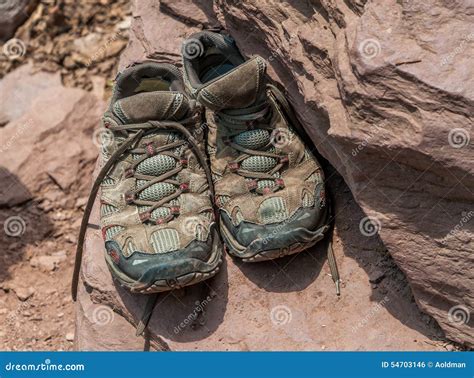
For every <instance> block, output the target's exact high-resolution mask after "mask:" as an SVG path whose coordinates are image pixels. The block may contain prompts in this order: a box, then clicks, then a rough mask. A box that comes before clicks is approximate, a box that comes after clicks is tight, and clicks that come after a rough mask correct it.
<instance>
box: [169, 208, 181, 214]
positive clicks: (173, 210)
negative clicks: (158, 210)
mask: <svg viewBox="0 0 474 378" xmlns="http://www.w3.org/2000/svg"><path fill="white" fill-rule="evenodd" d="M170 211H171V214H172V215H179V213H180V211H181V209H180V207H179V206H171V207H170Z"/></svg>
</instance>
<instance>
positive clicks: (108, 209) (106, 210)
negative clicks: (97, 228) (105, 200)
mask: <svg viewBox="0 0 474 378" xmlns="http://www.w3.org/2000/svg"><path fill="white" fill-rule="evenodd" d="M117 211H118V209H117V208H116V207H115V206H112V205H108V204H103V205H101V206H100V216H101V217H106V216H107V215H110V214H113V213H116V212H117Z"/></svg>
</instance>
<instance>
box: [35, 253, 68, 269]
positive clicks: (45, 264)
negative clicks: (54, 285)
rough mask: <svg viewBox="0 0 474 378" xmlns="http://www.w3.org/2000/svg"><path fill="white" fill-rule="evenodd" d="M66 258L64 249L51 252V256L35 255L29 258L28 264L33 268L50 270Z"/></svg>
mask: <svg viewBox="0 0 474 378" xmlns="http://www.w3.org/2000/svg"><path fill="white" fill-rule="evenodd" d="M65 260H66V253H65V252H64V251H60V252H56V253H53V254H52V255H51V256H36V257H33V258H32V259H31V260H30V265H31V266H32V267H33V268H36V267H38V268H40V269H41V270H45V271H48V272H51V271H53V270H55V269H56V268H57V267H58V266H59V264H60V263H61V262H63V261H65Z"/></svg>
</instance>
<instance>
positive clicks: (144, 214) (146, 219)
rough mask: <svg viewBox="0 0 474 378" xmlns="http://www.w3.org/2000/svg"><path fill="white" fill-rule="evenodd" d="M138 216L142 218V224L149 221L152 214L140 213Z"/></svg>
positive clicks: (147, 212)
mask: <svg viewBox="0 0 474 378" xmlns="http://www.w3.org/2000/svg"><path fill="white" fill-rule="evenodd" d="M138 216H139V217H140V220H141V221H142V222H146V221H149V220H150V218H151V213H150V212H149V211H145V212H143V213H140V214H138Z"/></svg>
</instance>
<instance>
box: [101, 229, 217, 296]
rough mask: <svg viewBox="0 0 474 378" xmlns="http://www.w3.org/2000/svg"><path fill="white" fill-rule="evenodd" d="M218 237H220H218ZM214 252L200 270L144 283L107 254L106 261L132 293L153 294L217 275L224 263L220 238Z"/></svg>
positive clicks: (119, 280) (114, 275) (123, 285)
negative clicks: (118, 267) (121, 269)
mask: <svg viewBox="0 0 474 378" xmlns="http://www.w3.org/2000/svg"><path fill="white" fill-rule="evenodd" d="M217 239H218V238H217ZM214 243H215V245H214V246H213V252H212V254H211V257H210V259H209V260H208V261H207V262H206V263H205V264H206V265H207V266H206V267H205V268H204V269H202V270H199V271H190V272H185V273H183V274H181V275H179V276H177V277H174V278H172V279H160V278H156V279H155V280H154V281H153V282H149V283H144V282H140V281H137V280H134V279H133V278H131V277H129V276H127V275H126V274H124V273H123V272H121V271H119V270H118V269H117V267H116V266H115V264H114V262H113V261H112V260H111V258H110V257H109V256H108V254H105V261H106V262H107V266H108V268H109V270H110V272H111V274H112V277H113V278H114V280H115V281H116V282H117V283H118V284H119V285H120V286H121V287H123V288H125V289H128V290H130V291H131V292H132V293H139V294H153V293H161V292H164V291H170V290H175V289H181V288H183V287H185V286H190V285H194V284H197V283H199V282H202V281H205V280H207V279H209V278H211V277H213V276H215V275H216V274H217V273H218V272H219V270H220V264H221V263H222V249H223V248H222V245H221V243H220V240H217V241H215V242H214Z"/></svg>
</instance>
